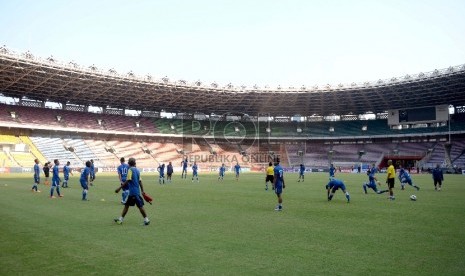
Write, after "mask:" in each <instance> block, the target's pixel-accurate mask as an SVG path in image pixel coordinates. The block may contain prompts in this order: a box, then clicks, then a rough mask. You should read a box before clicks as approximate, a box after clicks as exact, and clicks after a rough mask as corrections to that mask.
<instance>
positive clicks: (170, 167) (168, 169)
mask: <svg viewBox="0 0 465 276" xmlns="http://www.w3.org/2000/svg"><path fill="white" fill-rule="evenodd" d="M173 171H174V170H173V165H172V164H171V162H169V163H168V166H166V175H167V176H166V182H168V183H171V176H172V175H173Z"/></svg>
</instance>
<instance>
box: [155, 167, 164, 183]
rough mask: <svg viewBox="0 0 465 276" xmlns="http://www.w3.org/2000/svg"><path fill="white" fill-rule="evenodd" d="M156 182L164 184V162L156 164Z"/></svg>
mask: <svg viewBox="0 0 465 276" xmlns="http://www.w3.org/2000/svg"><path fill="white" fill-rule="evenodd" d="M157 172H158V184H160V185H161V184H165V164H160V165H158V168H157Z"/></svg>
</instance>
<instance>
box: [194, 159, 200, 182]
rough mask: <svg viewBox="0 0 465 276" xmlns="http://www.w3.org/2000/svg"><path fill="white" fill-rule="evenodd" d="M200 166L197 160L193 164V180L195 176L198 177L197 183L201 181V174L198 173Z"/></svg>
mask: <svg viewBox="0 0 465 276" xmlns="http://www.w3.org/2000/svg"><path fill="white" fill-rule="evenodd" d="M198 169H199V167H198V166H197V162H195V161H194V165H192V182H194V177H195V178H196V179H197V183H199V174H198Z"/></svg>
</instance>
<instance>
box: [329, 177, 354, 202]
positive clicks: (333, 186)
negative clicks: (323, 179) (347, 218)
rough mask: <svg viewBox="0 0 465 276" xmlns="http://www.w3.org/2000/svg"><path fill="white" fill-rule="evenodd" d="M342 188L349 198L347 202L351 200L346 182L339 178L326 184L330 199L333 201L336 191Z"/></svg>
mask: <svg viewBox="0 0 465 276" xmlns="http://www.w3.org/2000/svg"><path fill="white" fill-rule="evenodd" d="M338 189H341V190H342V192H343V193H344V194H345V195H346V198H347V203H349V202H350V195H349V192H348V191H346V185H344V182H343V181H342V180H339V179H332V180H330V181H329V182H328V184H326V191H327V195H328V201H331V199H333V196H334V193H335V192H336V191H337V190H338Z"/></svg>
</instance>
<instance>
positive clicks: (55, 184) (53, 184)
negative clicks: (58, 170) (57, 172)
mask: <svg viewBox="0 0 465 276" xmlns="http://www.w3.org/2000/svg"><path fill="white" fill-rule="evenodd" d="M59 185H60V180H59V179H54V178H52V187H56V186H59Z"/></svg>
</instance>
